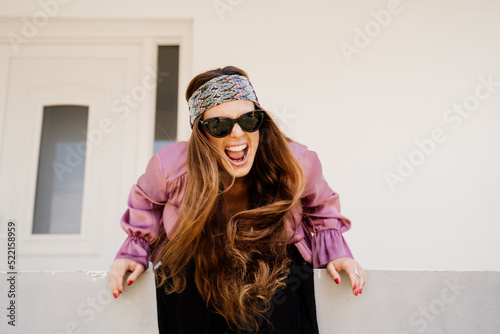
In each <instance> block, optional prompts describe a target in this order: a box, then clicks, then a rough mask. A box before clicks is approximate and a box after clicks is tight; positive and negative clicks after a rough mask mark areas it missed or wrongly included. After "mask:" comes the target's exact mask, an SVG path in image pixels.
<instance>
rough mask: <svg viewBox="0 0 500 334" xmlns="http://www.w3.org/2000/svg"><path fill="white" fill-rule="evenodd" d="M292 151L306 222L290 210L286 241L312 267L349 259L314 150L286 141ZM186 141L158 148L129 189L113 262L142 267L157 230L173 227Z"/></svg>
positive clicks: (335, 201)
mask: <svg viewBox="0 0 500 334" xmlns="http://www.w3.org/2000/svg"><path fill="white" fill-rule="evenodd" d="M289 145H290V148H291V150H292V152H293V153H294V154H295V156H296V157H297V159H298V160H299V162H300V163H301V165H302V168H303V169H304V172H305V174H306V187H305V189H304V192H303V194H302V196H301V198H302V203H303V204H305V206H306V207H308V208H309V209H308V216H309V218H310V219H302V206H301V205H300V204H299V203H298V204H297V207H296V210H294V212H295V213H294V216H295V221H296V222H298V224H297V226H295V223H293V222H289V223H288V233H289V235H290V236H291V237H292V236H293V237H292V238H291V240H290V241H289V243H291V244H295V246H296V247H297V248H298V250H299V251H300V253H301V254H302V256H303V257H304V260H306V261H307V262H309V263H311V264H312V265H313V266H314V267H315V268H321V267H324V266H326V264H327V263H328V262H330V261H331V260H334V259H336V258H340V257H349V258H353V256H352V254H351V251H350V250H349V247H348V245H347V243H346V242H345V240H344V237H343V236H342V233H343V232H345V231H347V230H349V228H350V227H351V222H350V221H349V219H347V218H346V217H344V216H342V215H341V214H340V202H339V196H338V194H336V193H335V192H334V191H333V190H332V189H331V188H330V187H329V186H328V184H327V182H326V180H325V178H324V177H323V173H322V167H321V163H320V161H319V159H318V156H317V155H316V153H315V152H313V151H310V150H308V149H307V147H306V146H304V145H301V144H298V143H294V142H290V143H289ZM187 147H188V143H187V142H182V141H181V142H177V143H174V144H171V145H168V146H165V147H163V148H161V149H160V150H159V151H158V153H156V154H155V155H154V156H153V157H152V158H151V160H150V161H149V163H148V165H147V167H146V172H145V173H144V174H143V175H142V176H141V177H140V178H139V180H138V181H137V184H135V185H134V186H132V189H131V191H130V195H129V198H128V209H127V210H126V212H125V214H124V215H123V217H122V219H121V227H122V228H123V229H124V230H125V232H126V233H127V234H128V237H127V239H126V240H125V242H124V243H123V245H122V246H121V247H120V250H119V251H118V254H117V255H116V257H115V259H121V258H126V259H130V260H133V261H135V262H137V263H140V264H141V265H143V266H144V268H148V261H152V262H154V260H155V258H156V256H157V255H158V250H159V249H161V246H162V245H163V244H164V243H165V241H166V240H163V241H162V244H160V247H158V249H157V252H156V253H155V254H151V252H150V246H151V244H153V242H154V241H155V240H156V239H157V237H158V236H159V234H160V232H161V230H162V229H164V230H165V232H166V236H167V239H168V238H169V237H171V236H172V235H173V234H174V233H175V231H176V230H177V228H178V224H179V222H178V217H179V213H180V207H181V205H182V201H183V200H184V196H185V193H186V189H187V187H186V186H187V181H188V180H187V171H186V167H185V163H186V157H187Z"/></svg>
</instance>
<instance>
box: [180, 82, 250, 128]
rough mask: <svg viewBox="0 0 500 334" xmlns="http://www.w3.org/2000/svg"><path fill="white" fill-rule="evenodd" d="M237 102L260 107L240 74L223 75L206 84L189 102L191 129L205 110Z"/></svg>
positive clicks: (247, 83) (248, 83) (248, 84)
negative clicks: (245, 101)
mask: <svg viewBox="0 0 500 334" xmlns="http://www.w3.org/2000/svg"><path fill="white" fill-rule="evenodd" d="M235 100H248V101H252V102H254V103H256V104H257V105H259V100H257V95H255V91H254V90H253V87H252V84H251V83H250V81H249V80H248V78H247V77H245V76H242V75H238V74H233V75H221V76H218V77H216V78H213V79H212V80H210V81H207V82H205V83H204V84H203V85H201V86H200V88H198V89H197V90H196V91H195V92H194V93H193V95H191V97H190V98H189V101H188V105H189V115H190V117H189V123H190V124H191V128H193V123H194V120H195V119H196V117H198V116H200V115H201V114H203V113H204V112H205V110H208V109H210V108H212V107H215V106H217V105H219V104H221V103H224V102H229V101H235Z"/></svg>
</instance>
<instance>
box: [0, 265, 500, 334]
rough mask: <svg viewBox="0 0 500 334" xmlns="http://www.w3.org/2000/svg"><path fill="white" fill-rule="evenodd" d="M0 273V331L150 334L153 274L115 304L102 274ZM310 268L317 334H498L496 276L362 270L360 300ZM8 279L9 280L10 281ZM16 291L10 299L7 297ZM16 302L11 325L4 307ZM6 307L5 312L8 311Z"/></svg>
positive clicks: (153, 327)
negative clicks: (364, 282) (365, 276)
mask: <svg viewBox="0 0 500 334" xmlns="http://www.w3.org/2000/svg"><path fill="white" fill-rule="evenodd" d="M11 276H13V275H11V274H8V273H6V272H0V279H1V280H0V296H2V297H1V298H0V300H1V305H0V315H1V316H0V319H1V322H0V333H2V334H4V333H6V334H10V333H23V334H25V333H26V334H28V333H29V334H34V333H37V334H38V333H39V334H62V333H63V334H77V333H78V334H87V333H88V334H99V333H103V334H104V333H106V334H108V333H134V334H137V333H141V334H156V333H158V330H157V320H156V297H155V287H154V276H153V273H152V272H151V271H146V272H145V273H144V274H143V275H141V277H140V278H139V280H137V281H136V282H135V283H134V284H133V285H132V286H130V287H125V291H124V293H123V294H122V295H121V296H120V297H119V298H118V299H114V298H113V296H112V295H111V292H110V291H109V288H108V279H107V272H83V271H80V272H21V273H17V275H15V289H12V287H11V284H10V281H9V279H10V278H11ZM342 280H343V282H342V284H341V285H340V286H337V285H336V284H335V283H334V282H333V281H332V279H331V278H330V277H329V275H328V273H327V272H326V271H324V270H315V284H316V302H317V308H318V322H319V325H320V330H321V333H322V334H328V333H348V334H357V333H363V334H367V333H368V334H369V333H383V334H387V333H389V334H390V333H396V334H408V333H453V334H461V333H464V334H472V333H474V334H475V333H481V334H490V333H491V334H498V333H500V316H499V315H500V301H499V300H500V298H499V297H500V272H429V271H376V270H372V271H368V283H367V285H366V286H365V289H363V294H362V295H360V296H357V297H355V296H353V295H352V293H351V290H350V287H349V284H348V278H347V276H345V275H343V276H342ZM11 281H12V280H11ZM14 290H15V298H13V297H12V296H9V291H14ZM11 301H15V326H11V325H9V324H8V322H9V321H11V319H10V318H9V315H10V314H11V310H9V309H8V307H9V305H10V303H11ZM11 309H12V307H11Z"/></svg>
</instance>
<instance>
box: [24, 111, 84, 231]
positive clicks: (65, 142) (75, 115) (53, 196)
mask: <svg viewBox="0 0 500 334" xmlns="http://www.w3.org/2000/svg"><path fill="white" fill-rule="evenodd" d="M88 112H89V110H88V107H84V106H69V105H66V106H48V107H44V109H43V124H42V138H41V141H40V157H39V159H38V176H37V184H36V197H35V211H34V217H33V230H32V233H33V234H62V233H68V234H78V233H80V225H81V216H82V201H83V178H84V174H85V148H86V135H85V134H86V132H87V131H86V129H87V119H88Z"/></svg>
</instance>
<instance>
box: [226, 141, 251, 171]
mask: <svg viewBox="0 0 500 334" xmlns="http://www.w3.org/2000/svg"><path fill="white" fill-rule="evenodd" d="M224 152H226V155H227V157H228V158H229V161H230V162H231V164H233V165H234V166H241V165H244V164H245V163H246V162H247V158H248V154H247V153H248V145H247V144H243V145H238V146H228V147H226V149H225V150H224Z"/></svg>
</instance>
